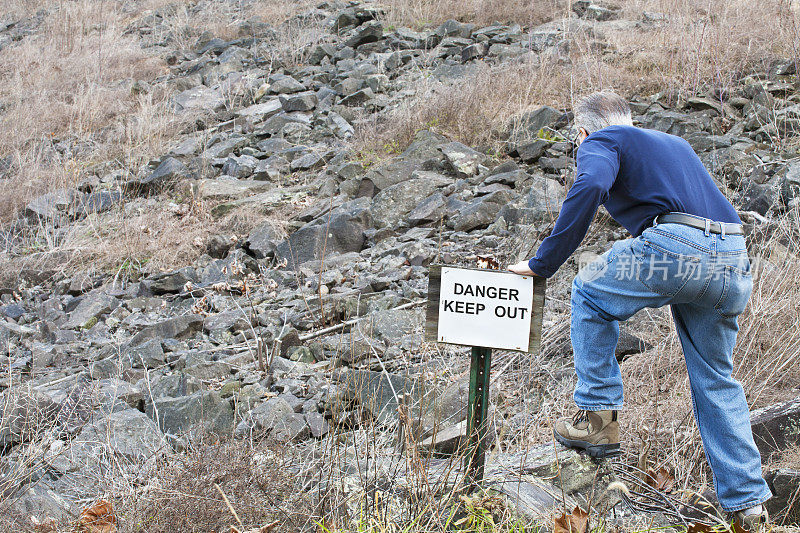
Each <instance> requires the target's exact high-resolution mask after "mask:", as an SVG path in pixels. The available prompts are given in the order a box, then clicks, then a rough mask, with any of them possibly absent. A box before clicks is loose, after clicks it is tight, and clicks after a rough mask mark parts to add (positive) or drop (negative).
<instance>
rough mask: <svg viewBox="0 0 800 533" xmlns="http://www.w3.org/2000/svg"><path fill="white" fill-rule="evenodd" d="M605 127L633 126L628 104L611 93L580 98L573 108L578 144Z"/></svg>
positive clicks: (593, 94)
mask: <svg viewBox="0 0 800 533" xmlns="http://www.w3.org/2000/svg"><path fill="white" fill-rule="evenodd" d="M607 126H633V120H631V108H630V107H628V102H626V101H625V99H624V98H622V97H621V96H620V95H618V94H617V93H615V92H612V91H600V92H597V93H592V94H590V95H589V96H586V97H584V98H582V99H581V100H580V101H579V102H578V105H576V106H575V127H576V128H577V129H578V132H579V134H578V144H580V143H581V142H583V140H584V139H585V138H586V137H588V136H589V134H591V133H594V132H596V131H597V130H600V129H603V128H605V127H607Z"/></svg>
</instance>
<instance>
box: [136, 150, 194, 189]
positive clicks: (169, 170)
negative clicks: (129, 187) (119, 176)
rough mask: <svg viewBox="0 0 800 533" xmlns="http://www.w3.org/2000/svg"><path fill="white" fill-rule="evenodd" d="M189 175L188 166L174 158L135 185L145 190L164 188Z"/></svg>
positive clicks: (169, 158)
mask: <svg viewBox="0 0 800 533" xmlns="http://www.w3.org/2000/svg"><path fill="white" fill-rule="evenodd" d="M188 173H189V170H188V169H187V168H186V165H184V164H183V163H181V162H180V161H179V160H178V159H176V158H174V157H167V158H165V159H164V160H163V161H162V162H161V163H160V164H159V165H158V166H157V167H156V169H155V170H154V171H153V172H151V173H150V174H149V175H148V176H147V177H145V178H144V179H141V180H139V181H137V182H134V183H135V184H136V185H141V186H143V187H145V188H156V187H163V186H164V185H166V184H167V183H169V182H170V181H173V180H176V179H178V178H184V177H186V176H187V175H188Z"/></svg>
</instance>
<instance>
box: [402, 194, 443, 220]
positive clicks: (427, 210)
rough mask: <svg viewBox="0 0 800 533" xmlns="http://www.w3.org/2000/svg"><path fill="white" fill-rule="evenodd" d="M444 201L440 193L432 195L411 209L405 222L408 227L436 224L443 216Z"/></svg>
mask: <svg viewBox="0 0 800 533" xmlns="http://www.w3.org/2000/svg"><path fill="white" fill-rule="evenodd" d="M445 204H446V199H445V197H444V195H443V194H442V193H440V192H437V193H435V194H432V195H431V196H429V197H427V198H426V199H424V200H423V201H422V202H420V203H419V204H417V206H416V207H414V209H412V210H411V211H410V212H409V213H408V216H406V221H407V222H408V225H409V226H416V225H418V224H428V223H431V222H438V221H439V220H441V219H442V217H443V216H444V215H445Z"/></svg>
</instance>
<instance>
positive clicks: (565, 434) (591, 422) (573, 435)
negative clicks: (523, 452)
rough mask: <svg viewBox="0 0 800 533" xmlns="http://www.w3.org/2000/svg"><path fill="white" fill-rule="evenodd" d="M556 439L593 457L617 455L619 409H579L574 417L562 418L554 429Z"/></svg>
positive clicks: (618, 450)
mask: <svg viewBox="0 0 800 533" xmlns="http://www.w3.org/2000/svg"><path fill="white" fill-rule="evenodd" d="M553 434H554V435H555V437H556V440H557V441H558V442H560V443H561V444H563V445H564V446H567V447H568V448H575V449H578V450H585V451H586V453H588V454H589V455H591V456H592V457H598V458H603V457H607V456H610V455H617V454H618V453H619V452H620V449H619V422H617V411H578V413H577V414H576V415H575V416H573V417H572V418H562V419H561V420H559V421H558V422H556V427H555V428H554V429H553Z"/></svg>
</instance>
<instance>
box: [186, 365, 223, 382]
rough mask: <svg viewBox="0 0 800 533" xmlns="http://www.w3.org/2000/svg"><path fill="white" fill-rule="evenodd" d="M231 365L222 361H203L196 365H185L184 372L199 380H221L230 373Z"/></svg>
mask: <svg viewBox="0 0 800 533" xmlns="http://www.w3.org/2000/svg"><path fill="white" fill-rule="evenodd" d="M231 370H232V367H231V365H229V364H228V363H225V362H223V361H204V362H202V363H197V364H196V365H192V366H187V367H186V368H185V369H184V373H186V374H188V375H190V376H192V377H195V378H197V379H199V380H200V381H217V380H223V379H225V378H227V377H229V376H230V375H231Z"/></svg>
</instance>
